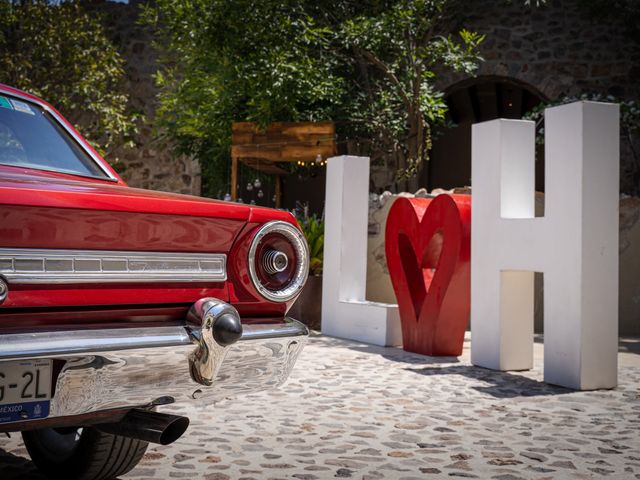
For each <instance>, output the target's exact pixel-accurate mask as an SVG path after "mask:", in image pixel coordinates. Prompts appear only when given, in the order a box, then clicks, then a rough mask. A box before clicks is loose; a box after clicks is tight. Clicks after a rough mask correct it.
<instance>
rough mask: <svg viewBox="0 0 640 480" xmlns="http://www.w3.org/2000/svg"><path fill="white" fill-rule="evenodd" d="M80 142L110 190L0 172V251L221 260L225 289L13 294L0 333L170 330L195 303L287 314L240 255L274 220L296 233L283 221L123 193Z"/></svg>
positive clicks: (54, 289) (70, 179) (204, 202)
mask: <svg viewBox="0 0 640 480" xmlns="http://www.w3.org/2000/svg"><path fill="white" fill-rule="evenodd" d="M0 93H7V94H14V95H19V96H21V97H23V98H29V99H32V100H33V101H34V102H37V103H39V104H41V105H46V106H47V107H48V108H50V109H51V110H54V109H53V107H51V106H50V105H48V104H47V103H45V102H43V101H42V100H40V99H38V98H36V97H33V96H31V95H28V94H25V93H24V92H21V91H19V90H16V89H13V88H10V87H6V86H3V85H1V84H0ZM54 111H55V110H54ZM64 122H66V120H64ZM66 125H67V126H68V127H69V128H71V129H73V127H72V126H71V125H70V124H68V122H67V123H66ZM74 131H75V130H74ZM80 140H81V141H82V142H83V146H84V147H85V148H86V149H88V150H90V151H92V152H93V153H94V154H95V156H96V157H97V158H98V159H99V160H100V161H101V162H102V166H103V167H104V168H105V169H107V170H108V171H109V172H111V173H112V175H113V177H114V180H111V179H106V178H105V179H104V180H102V179H95V178H86V177H82V176H75V175H70V174H62V173H56V172H51V171H46V170H39V169H38V170H36V169H28V168H23V167H15V166H2V165H0V248H37V249H79V250H118V251H144V252H190V253H226V254H227V265H228V267H227V269H228V275H227V277H228V280H227V281H226V282H217V283H207V282H202V283H193V282H183V283H175V284H167V283H160V282H158V283H153V282H149V283H144V284H140V283H132V284H84V285H78V284H72V285H15V286H12V287H11V294H10V295H9V296H8V298H7V300H6V301H5V302H4V303H3V304H2V305H0V328H2V329H10V328H18V327H24V326H29V325H43V324H47V325H58V324H61V325H62V324H66V323H68V322H83V323H85V324H92V323H101V322H114V321H115V322H116V323H120V322H124V323H126V322H139V321H157V320H163V321H169V320H176V319H179V318H181V317H182V318H184V314H185V313H186V311H187V309H188V308H189V306H190V305H191V304H193V303H194V302H195V301H197V300H198V299H200V298H202V297H209V296H212V297H217V298H220V299H221V300H224V301H229V302H230V303H232V304H233V305H234V306H235V307H236V308H237V309H238V311H239V312H240V314H241V315H243V316H265V317H268V316H274V315H283V314H284V313H286V310H287V309H288V307H289V306H290V304H291V303H292V302H287V303H274V302H271V301H268V300H266V299H264V298H263V297H262V296H260V295H259V294H258V293H257V291H256V290H255V289H254V288H253V286H252V283H251V280H250V278H249V272H248V267H247V253H248V248H249V243H250V241H251V238H252V235H253V233H254V232H255V230H256V228H257V227H258V226H259V225H261V224H263V223H265V222H267V221H273V220H282V221H286V222H289V223H292V224H294V225H295V224H296V222H295V219H294V218H293V216H292V215H291V214H289V213H288V212H282V211H277V210H272V209H266V208H261V207H253V206H249V205H243V204H236V203H230V202H222V201H218V200H211V199H205V198H198V197H191V196H187V195H177V194H170V193H162V192H154V191H149V190H141V189H135V188H130V187H128V186H127V185H126V184H125V182H124V181H123V180H122V179H121V178H120V177H119V176H118V175H117V174H116V173H115V172H114V171H113V169H112V168H111V167H110V166H109V165H108V163H107V162H105V161H104V160H103V159H102V158H101V157H99V155H98V154H97V153H96V152H95V151H94V150H93V149H92V148H91V146H90V145H89V144H88V143H87V142H86V141H84V140H82V139H80ZM78 312H81V314H79V313H78Z"/></svg>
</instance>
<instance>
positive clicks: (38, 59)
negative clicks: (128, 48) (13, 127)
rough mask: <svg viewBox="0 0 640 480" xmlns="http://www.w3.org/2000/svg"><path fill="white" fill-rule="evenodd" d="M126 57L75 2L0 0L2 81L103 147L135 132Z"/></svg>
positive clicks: (117, 143)
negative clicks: (53, 110)
mask: <svg viewBox="0 0 640 480" xmlns="http://www.w3.org/2000/svg"><path fill="white" fill-rule="evenodd" d="M123 78H124V71H123V60H122V58H121V57H120V55H119V54H118V51H117V50H116V49H115V47H114V46H113V44H112V43H111V42H110V41H109V39H108V38H107V36H106V35H105V31H104V28H103V27H102V24H101V23H100V18H99V17H96V16H95V14H91V15H89V14H88V13H87V12H85V11H84V10H83V8H82V6H81V5H80V3H78V2H76V1H63V2H60V3H52V2H49V1H47V0H24V1H10V0H0V82H1V83H5V84H8V85H11V86H14V87H18V88H20V89H22V90H25V91H27V92H29V93H33V94H35V95H37V96H40V97H42V98H44V99H45V100H47V101H49V102H51V103H52V104H53V105H55V106H56V108H58V109H59V110H60V111H61V112H62V113H63V114H64V115H65V116H66V117H67V118H68V119H69V121H71V122H72V123H73V124H74V125H75V126H76V127H77V128H78V130H80V132H81V133H82V134H83V135H84V136H86V137H87V139H88V140H89V141H90V142H91V143H92V144H93V145H94V146H95V147H97V148H98V150H100V151H101V153H108V151H109V149H110V148H112V147H115V146H120V145H122V144H123V143H124V142H128V141H130V140H131V135H133V134H134V133H135V127H134V126H135V115H133V114H132V113H131V112H130V111H128V107H127V104H128V97H127V95H126V94H125V93H124V86H123Z"/></svg>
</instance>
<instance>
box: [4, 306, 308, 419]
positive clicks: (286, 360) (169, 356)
mask: <svg viewBox="0 0 640 480" xmlns="http://www.w3.org/2000/svg"><path fill="white" fill-rule="evenodd" d="M204 330H205V329H204V326H203V328H201V329H200V328H197V327H193V326H189V325H187V326H174V327H161V328H126V329H105V330H81V331H71V332H70V331H59V332H43V333H20V334H9V335H1V336H0V362H4V361H11V360H20V359H36V358H48V359H52V360H53V365H54V368H53V369H54V375H53V377H54V378H53V382H52V383H53V397H52V399H51V403H50V413H49V415H48V417H47V418H48V419H52V418H57V417H70V416H82V415H85V414H89V413H92V412H103V411H108V410H114V411H115V410H122V409H128V408H139V407H148V406H151V405H161V404H168V403H174V402H184V401H197V402H198V403H203V404H206V403H211V402H214V401H216V400H219V399H222V398H225V397H228V396H230V395H235V394H238V393H245V392H253V391H258V390H263V389H266V388H271V387H277V386H279V385H280V384H282V383H283V382H284V381H285V380H286V379H287V378H288V376H289V373H290V371H291V369H292V367H293V365H294V363H295V361H296V359H297V357H298V354H299V353H300V351H301V350H302V347H303V346H304V343H305V341H306V337H307V335H308V330H307V328H306V327H305V326H304V325H303V324H301V323H300V322H298V321H296V320H293V319H291V318H288V317H285V318H281V319H277V320H269V319H262V320H257V319H254V320H246V321H243V323H242V336H241V337H240V339H239V341H237V342H236V343H233V344H232V345H230V346H223V347H221V346H220V345H218V344H215V345H214V348H213V349H211V350H208V349H206V348H205V349H204V351H203V343H204V339H203V337H204V334H203V332H204ZM196 361H197V362H200V363H201V364H205V365H207V366H208V370H207V369H205V370H204V371H205V373H206V372H207V371H208V372H209V373H210V374H211V375H212V378H213V382H207V381H206V380H199V373H197V374H195V375H194V363H195V362H196ZM198 372H200V370H198ZM30 420H35V421H38V422H37V423H40V422H39V421H40V420H43V419H41V418H37V419H35V418H34V419H29V418H23V421H22V422H21V423H24V422H25V421H26V422H29V421H30ZM11 425H12V424H7V423H5V424H0V430H7V429H10V428H7V427H10V426H11Z"/></svg>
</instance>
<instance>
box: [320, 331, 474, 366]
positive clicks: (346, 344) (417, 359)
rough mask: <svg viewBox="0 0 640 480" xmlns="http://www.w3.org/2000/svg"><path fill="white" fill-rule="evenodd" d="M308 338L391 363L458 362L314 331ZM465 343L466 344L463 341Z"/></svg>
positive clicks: (453, 359) (454, 359)
mask: <svg viewBox="0 0 640 480" xmlns="http://www.w3.org/2000/svg"><path fill="white" fill-rule="evenodd" d="M310 336H311V337H318V338H322V345H326V346H328V347H342V348H348V349H349V350H354V351H356V352H362V353H371V354H374V355H380V356H381V357H384V358H386V359H387V360H391V361H393V362H402V363H410V364H416V365H438V364H456V363H459V362H460V361H459V360H458V358H457V357H430V356H428V355H420V354H417V353H411V352H405V351H404V350H403V349H402V348H401V347H378V346H376V345H370V344H368V343H362V342H356V341H353V340H345V339H342V338H336V337H329V336H327V335H323V334H321V333H320V332H316V331H312V332H310ZM465 343H467V342H466V341H465Z"/></svg>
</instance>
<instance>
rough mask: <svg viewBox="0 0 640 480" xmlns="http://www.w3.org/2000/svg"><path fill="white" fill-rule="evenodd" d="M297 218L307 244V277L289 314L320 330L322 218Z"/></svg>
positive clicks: (311, 327) (300, 216)
mask: <svg viewBox="0 0 640 480" xmlns="http://www.w3.org/2000/svg"><path fill="white" fill-rule="evenodd" d="M297 220H298V223H299V224H300V228H301V229H302V232H303V233H304V236H305V238H306V239H307V244H308V245H309V278H308V279H307V284H306V285H305V287H304V289H303V290H302V293H301V294H300V296H299V297H298V300H296V303H294V305H293V306H292V307H291V310H290V311H289V314H290V315H291V316H292V317H293V318H295V319H296V320H300V321H301V322H302V323H304V324H305V325H307V326H308V327H309V328H310V329H312V330H320V319H321V315H322V258H323V253H324V219H323V218H321V217H317V216H315V215H311V216H310V215H299V216H297Z"/></svg>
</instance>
